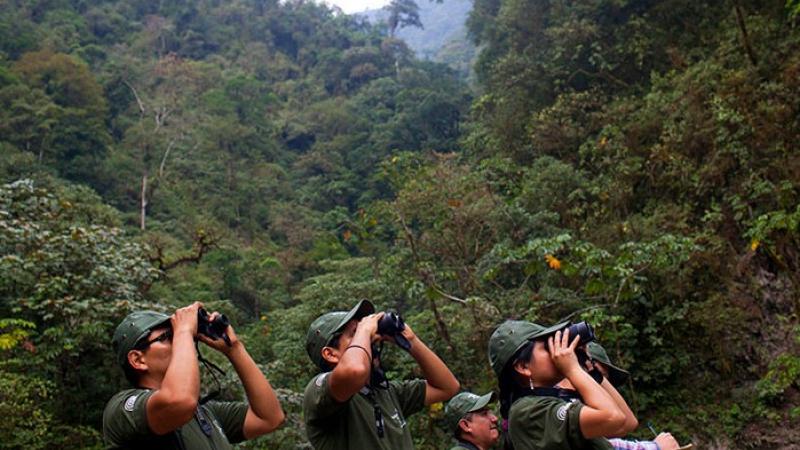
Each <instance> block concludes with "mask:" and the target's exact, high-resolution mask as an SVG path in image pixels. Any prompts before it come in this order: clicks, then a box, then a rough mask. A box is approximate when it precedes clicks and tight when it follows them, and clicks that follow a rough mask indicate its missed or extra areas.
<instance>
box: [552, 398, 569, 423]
mask: <svg viewBox="0 0 800 450" xmlns="http://www.w3.org/2000/svg"><path fill="white" fill-rule="evenodd" d="M570 406H572V403H566V404H564V405H561V407H560V408H558V411H556V418H557V419H558V420H560V421H562V422H563V421H565V420H567V411H568V410H569V407H570Z"/></svg>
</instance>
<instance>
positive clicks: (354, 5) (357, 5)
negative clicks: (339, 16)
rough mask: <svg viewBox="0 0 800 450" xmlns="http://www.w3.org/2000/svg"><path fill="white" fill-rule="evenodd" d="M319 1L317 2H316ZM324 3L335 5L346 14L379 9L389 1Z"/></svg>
mask: <svg viewBox="0 0 800 450" xmlns="http://www.w3.org/2000/svg"><path fill="white" fill-rule="evenodd" d="M318 1H319V0H318ZM324 1H325V2H326V3H328V4H331V5H336V6H338V7H339V8H342V10H343V11H344V12H346V13H348V14H350V13H355V12H361V11H364V10H366V9H376V8H380V7H382V6H384V5H386V4H388V3H389V0H324Z"/></svg>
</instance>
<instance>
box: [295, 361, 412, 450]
mask: <svg viewBox="0 0 800 450" xmlns="http://www.w3.org/2000/svg"><path fill="white" fill-rule="evenodd" d="M329 379H330V372H326V373H323V374H320V375H317V376H316V377H314V378H313V379H312V380H311V381H310V382H309V383H308V386H306V391H305V399H304V405H303V411H304V415H305V425H306V433H307V434H308V440H309V441H310V442H311V444H312V445H313V446H314V448H315V449H317V450H344V449H352V450H363V449H370V450H373V449H374V450H390V449H391V450H402V449H413V448H414V444H413V441H412V439H411V433H410V432H409V430H408V424H407V423H406V418H407V417H409V416H410V415H411V414H414V413H416V412H418V411H420V410H422V408H424V407H425V386H426V383H425V380H411V381H399V382H396V381H392V382H390V383H389V387H388V388H386V389H382V388H378V389H372V390H370V389H367V388H365V389H362V390H361V392H359V393H357V394H355V395H354V396H352V397H351V398H350V399H349V400H347V401H346V402H339V401H337V400H336V399H334V398H333V396H332V395H331V391H330V386H329ZM370 397H372V399H371V398H370ZM373 401H374V402H373ZM375 406H377V407H378V408H379V409H380V411H381V416H382V417H383V423H384V426H383V429H384V431H383V437H380V436H379V435H378V430H377V426H376V418H375Z"/></svg>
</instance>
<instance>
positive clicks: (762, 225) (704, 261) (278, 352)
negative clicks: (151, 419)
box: [0, 0, 800, 449]
mask: <svg viewBox="0 0 800 450" xmlns="http://www.w3.org/2000/svg"><path fill="white" fill-rule="evenodd" d="M798 15H800V3H798V2H797V1H796V0H788V1H785V0H774V1H755V0H754V1H750V0H729V1H728V0H726V1H714V2H709V1H688V0H662V1H648V0H591V1H581V2H568V1H561V0H475V1H474V4H473V10H472V12H471V13H470V17H469V21H468V28H469V33H470V36H471V38H472V39H473V41H474V43H475V45H477V46H478V48H480V49H481V51H480V54H479V58H478V61H477V63H476V67H475V71H476V75H477V80H478V82H477V86H476V91H475V92H472V91H470V90H469V89H468V88H467V87H466V86H465V85H464V83H463V81H459V77H458V76H457V75H456V74H455V73H454V72H453V71H452V70H451V69H448V68H447V67H445V66H443V65H440V64H435V63H431V62H425V61H420V60H417V59H415V58H414V56H413V54H412V52H411V50H409V48H408V47H407V46H406V45H405V44H404V43H403V42H402V41H401V40H398V39H395V38H393V37H391V36H393V35H394V31H396V30H394V29H392V30H386V29H384V28H381V27H380V26H376V25H371V24H369V23H368V22H366V21H365V20H363V19H359V18H356V17H351V16H347V15H344V14H339V13H337V12H335V11H332V10H330V9H329V8H327V7H325V6H319V5H316V4H315V3H312V2H307V1H303V0H289V1H278V0H231V1H229V2H219V1H216V0H193V1H187V0H163V1H160V2H149V1H141V0H128V1H120V0H104V1H97V2H84V1H79V0H7V1H4V2H3V3H2V8H0V105H2V107H0V155H2V158H0V176H2V185H1V186H0V204H1V206H0V355H2V359H0V361H1V362H0V416H2V417H3V420H2V421H0V437H1V438H2V440H0V442H2V445H0V447H3V448H31V449H37V448H38V449H51V448H53V449H55V448H101V447H102V443H101V439H100V431H99V430H100V420H101V415H102V408H103V405H104V404H105V401H106V400H107V399H108V398H109V397H110V396H111V395H112V394H113V393H114V392H115V391H116V390H117V389H119V388H120V387H122V386H124V385H125V381H124V378H123V377H122V376H121V375H122V374H121V372H120V371H119V369H118V367H117V366H116V365H115V364H114V361H113V355H112V352H111V345H110V339H111V333H112V332H113V328H114V326H115V324H116V323H117V322H118V321H119V320H120V319H121V318H122V317H124V316H125V314H127V313H128V312H130V311H131V310H134V309H140V308H155V309H161V310H164V311H168V310H171V309H174V308H175V307H177V306H180V305H184V304H187V303H188V302H190V301H193V300H201V301H203V302H204V303H205V304H206V305H207V307H208V308H209V309H217V310H220V311H223V312H225V313H227V314H228V315H229V316H230V317H231V319H232V322H233V324H234V326H235V327H236V330H237V334H239V335H240V336H241V337H242V339H243V340H244V342H245V343H246V344H247V348H248V350H249V352H250V353H251V354H252V355H253V357H254V359H255V360H256V361H257V362H258V363H259V364H260V365H261V367H262V369H263V370H264V372H265V373H266V374H267V377H268V378H269V379H270V382H271V383H272V384H273V386H275V387H276V388H278V390H279V395H280V398H281V401H282V403H283V405H284V408H285V410H286V411H287V413H288V417H287V423H286V424H285V425H284V426H283V427H282V428H281V429H279V430H278V431H276V432H274V433H272V434H270V435H267V436H265V437H263V438H260V439H258V440H256V441H253V442H249V443H247V444H243V445H242V447H243V448H253V449H256V448H259V449H260V448H287V449H288V448H298V447H300V448H302V447H303V446H304V445H306V440H305V435H304V430H303V428H302V418H301V409H302V408H301V394H302V391H303V388H304V386H305V384H306V383H307V381H308V380H309V379H310V378H311V376H312V375H313V374H314V373H315V370H314V368H313V366H312V364H311V362H310V361H309V360H308V357H307V355H306V353H305V349H304V346H303V344H304V340H305V335H306V330H307V328H308V325H309V324H310V322H311V321H312V320H313V319H314V318H315V317H316V316H317V315H318V314H319V313H320V312H321V311H326V310H330V309H334V308H337V309H345V308H347V307H349V306H351V305H352V304H354V303H355V301H356V300H357V299H361V298H369V299H371V300H372V301H373V302H375V303H376V304H377V305H379V307H382V308H386V309H394V310H398V311H399V312H401V313H402V314H403V315H404V317H405V318H406V320H407V322H408V323H410V324H411V325H412V326H413V327H414V330H415V331H416V333H417V334H418V335H420V336H421V337H422V339H423V340H424V341H425V342H426V343H428V344H429V346H430V347H431V348H433V349H434V350H435V351H436V352H437V353H438V354H439V355H441V356H442V358H443V359H444V360H445V361H446V362H447V364H448V365H449V366H450V367H451V369H452V370H453V372H454V373H455V374H456V376H457V377H458V378H459V380H460V381H461V384H462V386H463V387H464V388H465V389H470V390H473V391H475V392H486V391H488V390H491V389H496V388H497V387H496V383H495V380H494V377H493V374H492V372H491V369H490V368H489V365H488V361H487V356H486V343H487V340H488V337H489V335H490V333H491V332H492V330H493V329H494V327H495V326H496V325H497V324H498V323H500V322H501V321H502V320H504V319H507V318H518V319H528V320H533V321H536V322H539V323H544V324H550V323H555V322H556V321H559V320H562V319H573V320H588V321H590V322H591V323H592V324H593V325H594V326H595V328H596V331H597V334H598V336H599V338H600V341H601V342H602V343H603V344H604V345H605V346H606V347H607V348H608V349H609V353H610V355H611V358H612V359H613V360H614V361H616V362H618V363H619V364H620V365H622V366H624V367H627V368H628V369H629V370H630V371H631V373H632V379H631V381H630V383H629V385H628V386H626V388H625V389H624V390H623V394H624V395H625V396H626V397H627V398H628V400H629V403H630V405H631V406H632V408H633V409H634V411H635V412H636V414H637V416H638V417H639V419H640V423H645V422H647V421H650V422H652V423H653V424H654V426H655V427H657V428H659V429H669V430H671V431H672V432H673V434H675V435H676V437H678V439H679V440H680V441H682V442H685V441H693V442H694V443H695V445H696V446H697V448H710V449H714V448H717V449H733V448H757V449H760V448H765V449H791V448H797V447H798V446H800V430H798V427H797V426H796V424H797V421H798V418H800V320H798V314H799V313H800V253H798V250H799V249H800V230H798V224H799V223H800V201H799V198H798V197H799V196H800V152H798V148H797V146H798V144H797V143H798V141H800V139H799V138H800V18H798ZM205 353H206V356H207V357H209V358H211V359H213V360H215V361H216V362H219V363H222V361H221V360H220V359H219V358H216V356H218V355H211V354H210V352H208V351H207V352H205ZM385 362H386V366H388V367H389V371H388V373H389V376H390V377H391V378H395V379H401V378H407V377H411V376H414V375H415V374H417V372H415V369H414V366H413V364H411V361H410V360H409V358H408V356H407V355H405V354H403V353H402V352H400V351H392V350H389V351H387V354H386V355H385ZM227 369H228V374H229V375H228V378H227V379H225V380H222V381H223V385H224V390H225V395H226V396H228V397H237V396H240V395H241V392H239V391H238V390H237V387H236V386H237V385H236V383H235V382H234V381H235V375H234V374H233V373H232V370H231V369H230V367H227ZM441 414H442V411H441V408H440V407H439V406H437V405H434V406H433V407H431V408H429V409H427V410H426V411H424V412H423V413H420V414H417V415H415V416H413V419H412V420H411V421H410V426H411V427H412V432H413V435H414V437H415V443H416V445H417V448H421V449H439V448H446V447H445V445H447V443H448V442H449V437H448V436H447V435H446V433H444V432H443V431H442V430H441V429H440V428H439V427H437V424H438V423H439V421H440V418H441ZM633 436H634V437H640V438H645V437H649V436H651V434H650V432H649V430H646V429H645V427H641V429H640V430H638V431H637V432H636V433H635V434H634V435H633Z"/></svg>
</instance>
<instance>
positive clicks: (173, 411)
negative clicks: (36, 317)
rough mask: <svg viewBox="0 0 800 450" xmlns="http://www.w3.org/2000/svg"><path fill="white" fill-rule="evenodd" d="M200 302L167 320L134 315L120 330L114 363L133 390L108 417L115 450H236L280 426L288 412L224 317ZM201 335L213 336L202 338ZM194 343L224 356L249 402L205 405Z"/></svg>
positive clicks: (109, 408)
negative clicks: (125, 449) (207, 309)
mask: <svg viewBox="0 0 800 450" xmlns="http://www.w3.org/2000/svg"><path fill="white" fill-rule="evenodd" d="M202 306H203V305H202V304H201V303H199V302H196V303H193V304H191V305H189V306H186V307H184V308H180V309H178V310H176V311H175V313H173V314H172V316H167V315H165V314H161V313H158V312H154V311H137V312H134V313H131V314H129V315H128V316H127V317H126V318H125V319H124V320H123V321H122V322H120V324H119V325H118V326H117V329H116V331H115V332H114V338H113V345H114V350H115V352H116V356H117V363H118V364H120V366H122V369H123V371H124V372H125V376H126V377H127V378H128V381H130V382H131V384H132V385H133V386H134V388H133V389H126V390H124V391H121V392H118V393H117V394H116V395H114V397H112V398H111V400H109V401H108V403H107V404H106V408H105V411H104V413H103V438H104V439H105V441H106V443H107V444H108V446H109V447H110V448H145V447H147V448H154V449H156V448H157V449H192V450H195V449H209V450H211V449H217V450H222V449H232V448H233V447H232V446H231V443H235V442H240V441H243V440H247V439H252V438H254V437H257V436H260V435H262V434H265V433H268V432H270V431H272V430H274V429H275V428H277V427H278V426H279V425H280V424H281V423H282V422H283V419H284V414H283V411H282V410H281V406H280V404H279V403H278V399H277V397H276V395H275V391H273V389H272V387H271V386H270V384H269V382H268V381H267V379H266V378H265V377H264V374H263V373H261V370H259V369H258V367H257V366H256V364H255V362H254V361H253V359H252V358H251V357H250V355H249V354H248V353H247V350H246V349H245V347H244V344H243V343H242V341H240V340H239V339H238V338H237V336H236V333H235V332H234V331H233V327H231V326H230V325H229V324H228V323H227V320H226V319H224V316H221V315H220V314H219V313H216V312H215V313H213V314H210V315H208V314H206V313H205V310H203V309H202ZM198 320H202V321H203V323H202V325H203V327H201V330H205V331H204V332H205V333H207V334H208V335H212V336H214V335H215V334H216V333H215V332H214V331H213V330H218V331H220V333H224V334H220V335H218V336H215V337H216V339H212V338H211V337H209V336H208V335H205V334H199V333H198ZM195 340H198V341H200V342H202V343H204V344H205V345H207V346H209V347H211V348H213V349H214V350H217V351H218V352H220V353H222V354H223V355H225V356H226V357H227V358H228V360H229V361H230V362H231V364H232V365H233V367H234V369H235V370H236V373H237V374H238V376H239V380H240V381H241V382H242V386H243V387H244V390H245V393H246V394H247V399H248V401H249V404H248V403H245V402H218V401H209V402H207V403H202V402H201V401H200V367H199V363H198V353H197V351H196V349H195Z"/></svg>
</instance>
